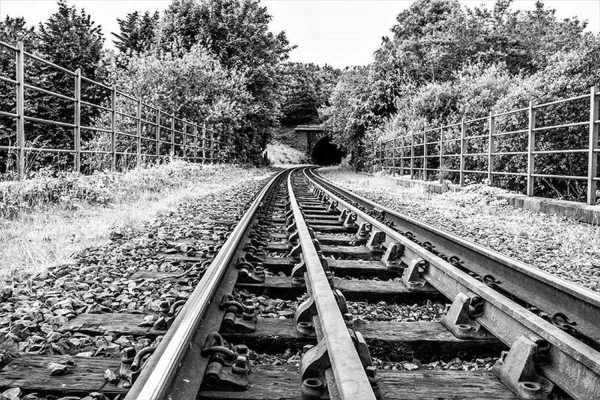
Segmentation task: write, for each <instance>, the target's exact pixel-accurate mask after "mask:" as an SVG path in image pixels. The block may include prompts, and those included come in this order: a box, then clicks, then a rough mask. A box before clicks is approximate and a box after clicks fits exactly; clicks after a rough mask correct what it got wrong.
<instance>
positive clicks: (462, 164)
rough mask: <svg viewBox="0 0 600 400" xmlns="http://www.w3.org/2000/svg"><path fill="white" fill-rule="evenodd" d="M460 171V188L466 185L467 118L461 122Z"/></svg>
mask: <svg viewBox="0 0 600 400" xmlns="http://www.w3.org/2000/svg"><path fill="white" fill-rule="evenodd" d="M458 170H459V172H458V173H459V184H460V186H464V185H465V117H462V119H461V120H460V166H459V168H458Z"/></svg>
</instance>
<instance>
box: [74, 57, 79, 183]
mask: <svg viewBox="0 0 600 400" xmlns="http://www.w3.org/2000/svg"><path fill="white" fill-rule="evenodd" d="M73 97H74V98H75V104H74V106H75V109H74V115H73V125H75V127H74V128H73V138H74V143H73V147H74V149H73V150H74V151H75V157H74V160H73V164H74V167H75V171H76V172H81V68H77V70H75V90H74V96H73Z"/></svg>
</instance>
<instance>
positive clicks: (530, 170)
mask: <svg viewBox="0 0 600 400" xmlns="http://www.w3.org/2000/svg"><path fill="white" fill-rule="evenodd" d="M528 113H529V125H528V128H527V133H528V137H529V139H528V143H527V196H529V197H531V196H533V187H534V182H535V177H534V176H533V174H534V173H535V159H534V154H533V152H534V151H535V131H534V129H535V110H534V109H533V100H530V101H529V110H528Z"/></svg>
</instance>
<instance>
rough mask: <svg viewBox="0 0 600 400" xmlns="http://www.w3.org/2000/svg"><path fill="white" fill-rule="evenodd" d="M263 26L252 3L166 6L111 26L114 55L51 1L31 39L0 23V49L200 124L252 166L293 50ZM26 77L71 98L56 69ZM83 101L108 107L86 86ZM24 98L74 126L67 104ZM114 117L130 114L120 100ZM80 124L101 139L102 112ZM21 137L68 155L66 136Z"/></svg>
mask: <svg viewBox="0 0 600 400" xmlns="http://www.w3.org/2000/svg"><path fill="white" fill-rule="evenodd" d="M270 20H271V17H270V15H269V14H268V13H267V9H266V8H265V7H263V6H261V5H260V2H259V1H258V0H218V1H212V0H174V1H173V2H172V3H171V4H170V5H169V7H168V8H167V9H166V10H165V11H164V12H163V13H158V12H155V13H151V12H145V13H141V12H133V13H129V14H127V15H126V16H124V18H122V19H118V23H119V31H118V32H115V33H113V35H114V43H115V47H116V50H117V51H106V50H103V44H104V36H103V34H102V30H101V27H100V26H98V25H96V24H95V23H94V22H93V21H92V19H91V17H90V16H89V15H88V14H87V13H86V12H85V11H84V10H78V9H77V8H76V7H74V6H69V5H68V4H67V1H66V0H59V1H58V10H57V11H56V12H55V13H54V14H52V15H51V16H50V18H49V19H48V20H47V21H44V22H42V23H40V24H39V26H38V27H37V29H36V28H34V27H29V26H27V25H26V23H25V20H23V19H22V18H16V19H15V18H9V17H7V19H6V20H5V21H1V22H0V40H2V41H5V42H8V43H10V44H13V45H16V44H17V43H18V42H20V41H23V42H24V44H25V48H26V50H27V51H28V52H30V53H33V54H35V55H36V56H39V57H41V58H44V59H46V60H48V61H50V62H52V63H55V64H57V65H59V66H61V67H63V68H66V69H69V70H75V69H77V68H79V69H81V73H82V75H83V76H85V77H86V78H89V79H92V80H94V81H100V82H105V84H107V85H109V86H110V85H117V86H119V89H121V90H125V91H130V92H131V93H132V94H134V95H136V96H139V97H140V98H141V99H143V100H144V102H146V103H148V104H150V105H152V106H156V107H160V108H162V109H163V110H165V111H166V112H168V113H174V114H176V115H177V116H178V117H180V118H186V119H187V120H189V121H191V122H196V123H200V124H201V125H202V126H206V127H207V129H208V130H211V131H215V132H216V135H220V136H221V137H223V136H226V137H228V138H229V140H228V146H229V147H228V148H227V149H226V152H227V153H228V154H229V155H235V157H236V158H237V159H241V160H250V159H258V158H260V154H261V151H262V150H263V149H264V148H265V147H266V144H267V142H268V140H269V139H270V136H271V132H272V130H273V129H274V128H275V127H276V126H278V124H279V119H280V117H281V115H282V114H281V103H282V101H283V99H284V97H283V96H284V95H283V91H284V87H283V85H282V80H283V79H284V73H283V70H282V66H283V62H284V61H285V60H286V58H287V56H288V53H289V51H290V50H291V48H292V47H291V46H290V45H289V43H288V41H287V39H286V37H285V34H284V33H283V32H281V33H279V34H273V33H271V32H270V31H269V29H268V25H269V22H270ZM5 56H7V57H5ZM1 59H2V61H1V64H0V68H2V70H1V71H0V74H2V75H3V76H6V77H12V78H14V71H15V65H14V56H13V55H11V53H10V52H9V51H3V54H2V58H1ZM25 72H26V81H27V82H28V83H30V84H32V85H35V86H38V87H40V88H42V89H44V90H48V91H53V92H57V93H59V94H61V95H63V96H66V97H70V98H72V97H73V96H74V77H73V76H72V75H70V74H68V73H65V72H64V71H62V70H60V69H57V68H54V67H51V66H48V65H44V64H43V63H40V62H39V61H36V60H34V59H33V58H28V59H27V64H26V65H25ZM0 85H1V87H0V89H2V90H1V91H0V93H1V94H0V109H2V110H3V111H9V112H15V97H14V87H12V86H10V84H9V83H6V82H0ZM330 85H331V83H330ZM81 92H82V99H83V100H84V101H86V102H89V103H94V104H98V105H102V106H104V107H107V106H109V105H110V90H107V89H106V88H103V87H101V86H98V85H94V84H91V83H89V82H88V81H84V82H83V83H82V87H81ZM25 97H26V104H25V112H26V114H27V115H32V116H36V117H38V118H43V119H46V120H52V121H60V122H64V123H71V122H72V121H73V116H74V106H73V103H72V101H70V100H68V99H66V98H60V97H59V98H56V97H52V96H48V95H47V94H45V93H43V92H39V91H34V90H29V89H28V90H27V91H26V93H25ZM322 97H325V98H326V97H327V96H326V95H325V96H322ZM320 104H322V103H319V105H320ZM117 108H118V109H119V111H122V112H127V113H129V114H134V113H135V110H131V109H130V108H131V107H130V106H129V105H119V100H118V99H117ZM313 112H314V110H313ZM81 118H82V125H84V126H94V125H95V126H99V127H101V128H105V129H106V128H107V126H108V125H107V124H108V123H109V121H110V115H109V113H108V112H105V111H101V110H99V109H98V108H93V107H89V106H84V107H82V114H81ZM117 124H118V126H117V128H118V129H119V130H121V129H124V131H125V132H130V133H131V131H130V130H128V129H129V128H132V127H131V126H129V125H131V122H122V119H121V118H120V119H119V121H117ZM132 129H134V128H132ZM26 133H27V134H28V136H27V137H26V141H27V142H28V143H30V144H32V145H33V146H35V147H42V146H43V147H48V148H59V149H72V148H73V130H72V129H70V128H68V127H60V126H56V125H54V126H53V125H48V124H43V123H39V122H28V123H27V126H26ZM105 136H106V135H105V134H103V133H101V132H100V133H98V132H96V133H94V132H93V131H91V130H82V143H83V144H82V146H83V148H85V149H92V148H94V146H96V150H106V149H107V147H106V146H109V145H110V140H108V141H107V139H106V137H105ZM15 141H16V135H15V123H14V120H11V119H10V118H6V117H0V142H1V143H0V144H2V145H14V144H15ZM117 145H118V146H119V150H118V151H128V149H131V148H132V147H128V146H129V143H124V144H122V143H120V142H119V143H117ZM121 145H124V146H125V148H121V147H120V146H121ZM1 157H2V158H1V159H0V164H1V165H2V167H1V169H0V171H3V170H9V169H14V161H15V155H14V154H8V155H7V154H6V152H3V153H2V156H1ZM37 159H38V162H37V164H44V163H48V162H53V163H54V164H61V163H64V164H65V166H68V165H72V158H71V156H68V155H57V156H54V157H52V158H45V157H37Z"/></svg>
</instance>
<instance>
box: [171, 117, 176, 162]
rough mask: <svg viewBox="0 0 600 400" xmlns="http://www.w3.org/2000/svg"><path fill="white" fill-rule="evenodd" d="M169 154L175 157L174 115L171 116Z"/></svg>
mask: <svg viewBox="0 0 600 400" xmlns="http://www.w3.org/2000/svg"><path fill="white" fill-rule="evenodd" d="M171 154H172V155H173V157H175V115H173V114H171Z"/></svg>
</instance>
